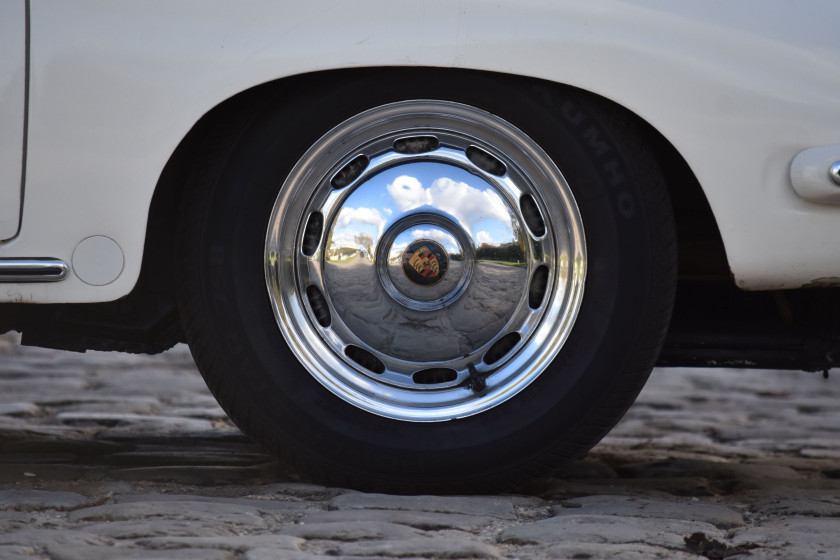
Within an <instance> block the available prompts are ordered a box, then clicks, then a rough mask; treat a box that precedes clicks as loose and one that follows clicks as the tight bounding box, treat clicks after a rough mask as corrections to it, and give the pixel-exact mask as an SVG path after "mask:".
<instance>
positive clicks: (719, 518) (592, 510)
mask: <svg viewBox="0 0 840 560" xmlns="http://www.w3.org/2000/svg"><path fill="white" fill-rule="evenodd" d="M569 505H573V506H575V507H569ZM551 513H552V515H554V516H562V515H620V516H624V517H639V518H660V519H680V520H683V521H702V522H704V523H709V524H711V525H714V526H715V527H717V528H718V529H730V528H732V527H742V526H743V525H744V518H743V517H742V516H741V514H740V513H738V512H737V511H735V510H733V509H731V508H729V507H726V506H724V505H720V504H713V503H707V502H700V501H692V500H690V499H688V500H685V499H684V500H660V499H654V498H637V497H630V496H611V495H608V494H602V495H599V496H585V497H583V498H575V499H572V500H569V501H568V503H566V504H565V505H564V504H560V505H558V506H554V507H553V508H552V509H551Z"/></svg>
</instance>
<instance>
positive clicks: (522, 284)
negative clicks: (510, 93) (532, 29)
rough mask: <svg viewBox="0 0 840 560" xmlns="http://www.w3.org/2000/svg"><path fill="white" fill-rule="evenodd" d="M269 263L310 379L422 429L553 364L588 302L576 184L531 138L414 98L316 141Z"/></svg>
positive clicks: (270, 242)
mask: <svg viewBox="0 0 840 560" xmlns="http://www.w3.org/2000/svg"><path fill="white" fill-rule="evenodd" d="M265 265H266V283H267V286H268V294H269V297H270V300H271V304H272V306H273V310H274V314H275V317H276V318H277V323H278V325H279V326H280V330H281V331H282V333H283V336H284V337H285V339H286V341H287V342H288V344H289V347H290V348H291V350H292V352H293V353H294V354H295V355H296V357H297V358H298V359H299V360H300V362H301V363H302V364H303V366H304V367H305V368H306V369H307V370H308V371H309V373H310V374H312V376H313V377H315V379H317V380H318V381H319V382H320V383H321V384H322V385H324V387H326V388H327V389H329V390H330V391H332V392H333V393H334V394H335V395H337V396H338V397H340V398H341V399H343V400H345V401H346V402H348V403H351V404H353V405H355V406H357V407H359V408H361V409H363V410H366V411H369V412H372V413H374V414H378V415H381V416H385V417H388V418H394V419H398V420H406V421H425V422H428V421H443V420H452V419H455V418H461V417H465V416H470V415H473V414H478V413H480V412H483V411H485V410H487V409H489V408H492V407H494V406H496V405H498V404H501V403H502V402H504V401H506V400H508V399H510V398H511V397H513V396H514V395H516V394H517V393H519V392H520V391H521V390H522V389H524V388H525V387H527V386H528V384H529V383H531V382H532V381H533V380H534V379H536V378H537V377H538V376H539V375H540V374H541V373H542V372H543V371H544V370H545V369H546V368H547V367H548V365H549V364H550V363H551V361H552V360H553V359H554V357H555V356H556V355H557V353H558V352H559V350H560V348H561V347H562V345H563V343H564V342H565V340H566V338H567V337H568V335H569V332H570V330H571V328H572V325H573V324H574V320H575V317H576V315H577V312H578V310H579V309H580V304H581V298H582V295H583V285H584V278H585V273H586V251H585V242H584V233H583V225H582V223H581V218H580V213H579V211H578V208H577V205H576V203H575V200H574V197H573V196H572V193H571V191H570V189H569V186H568V185H567V183H566V181H565V179H564V178H563V176H562V175H561V173H560V171H559V170H558V169H557V167H556V166H555V165H554V163H553V162H552V161H551V160H550V159H549V157H548V156H547V155H546V154H545V153H544V152H543V151H542V149H541V148H540V147H539V146H538V145H537V144H536V143H535V142H534V141H533V140H531V139H530V138H529V137H528V136H527V135H526V134H525V133H523V132H522V131H521V130H519V129H518V128H516V127H514V126H513V125H511V124H510V123H508V122H507V121H505V120H503V119H501V118H499V117H497V116H495V115H492V114H490V113H487V112H485V111H482V110H479V109H476V108H474V107H470V106H467V105H462V104H458V103H453V102H447V101H426V100H422V101H404V102H399V103H393V104H389V105H384V106H381V107H377V108H374V109H371V110H369V111H366V112H364V113H361V114H359V115H357V116H355V117H353V118H351V119H349V120H347V121H345V122H343V123H342V124H340V125H338V126H337V127H336V128H334V129H333V130H331V131H330V132H328V133H327V134H326V135H325V136H323V137H322V138H321V139H320V140H318V141H317V142H316V143H315V144H314V145H313V146H312V147H311V148H310V149H309V151H308V152H307V153H306V154H305V155H304V156H303V157H302V158H301V159H300V160H299V161H298V163H297V165H296V166H295V167H294V169H293V170H292V172H291V174H290V175H289V177H288V179H287V180H286V182H285V183H284V185H283V187H282V188H281V190H280V194H279V195H278V197H277V200H276V202H275V205H274V208H273V211H272V214H271V218H270V221H269V225H268V233H267V236H266V244H265ZM279 367H282V364H279Z"/></svg>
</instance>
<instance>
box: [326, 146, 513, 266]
mask: <svg viewBox="0 0 840 560" xmlns="http://www.w3.org/2000/svg"><path fill="white" fill-rule="evenodd" d="M415 212H432V213H435V214H440V215H443V216H446V217H448V218H449V219H451V220H452V221H454V222H455V223H456V224H458V225H460V226H461V228H463V229H464V231H465V232H466V234H467V235H468V236H469V237H471V238H472V240H473V243H474V245H475V247H480V246H482V245H485V244H486V245H501V244H504V243H510V242H512V241H514V235H513V226H512V220H511V213H510V210H508V207H507V205H506V204H505V202H504V200H503V199H502V197H501V196H500V195H499V194H498V193H497V192H496V191H495V190H494V189H493V187H492V186H490V185H489V184H488V183H487V182H485V181H484V180H483V179H481V178H479V177H477V176H476V175H473V174H471V173H469V172H467V171H466V170H464V169H461V168H459V167H456V166H454V165H448V164H445V163H438V162H429V161H426V162H414V163H410V164H405V165H399V166H396V167H393V168H391V169H387V170H385V171H382V172H380V173H378V174H377V175H375V176H373V177H371V178H370V179H368V180H367V181H365V182H364V183H363V184H362V185H361V186H359V187H358V188H357V189H356V190H355V191H354V192H353V193H352V194H351V195H350V196H349V197H347V199H346V200H345V201H344V202H343V204H342V207H341V210H340V211H339V212H338V215H337V216H336V218H335V221H334V225H333V228H332V231H331V234H330V238H329V246H328V250H329V251H330V252H336V251H339V250H341V249H344V250H345V252H349V251H347V250H351V251H352V250H353V249H355V250H356V251H363V252H364V253H366V254H368V255H370V251H371V249H372V248H374V247H375V246H376V244H377V243H378V241H379V239H380V238H381V236H382V234H383V232H384V231H385V230H386V229H387V228H388V227H389V226H390V225H391V224H393V223H394V222H395V221H397V220H398V219H400V218H402V217H404V216H406V215H408V214H411V213H415ZM417 235H418V236H423V232H421V231H418V232H417ZM418 238H420V237H418ZM430 238H431V239H433V240H434V241H438V242H441V241H442V240H437V239H434V238H433V237H430ZM370 256H371V257H372V255H370Z"/></svg>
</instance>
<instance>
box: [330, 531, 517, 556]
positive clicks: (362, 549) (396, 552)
mask: <svg viewBox="0 0 840 560" xmlns="http://www.w3.org/2000/svg"><path fill="white" fill-rule="evenodd" d="M500 554H501V552H500V550H499V549H498V548H497V547H495V546H493V545H490V544H486V543H483V542H477V541H475V540H472V539H468V538H461V537H449V536H447V537H436V538H431V537H419V538H413V539H406V540H402V541H382V542H380V541H372V542H355V543H346V544H341V545H340V546H338V547H336V552H335V555H336V556H382V557H386V558H408V557H420V558H498V557H499V556H500ZM330 555H331V556H332V555H333V553H332V552H330Z"/></svg>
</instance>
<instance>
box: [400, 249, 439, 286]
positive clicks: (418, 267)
mask: <svg viewBox="0 0 840 560" xmlns="http://www.w3.org/2000/svg"><path fill="white" fill-rule="evenodd" d="M402 265H403V271H404V272H405V275H406V276H407V277H408V279H409V280H411V281H412V282H414V283H415V284H418V285H420V286H433V285H435V284H437V283H438V282H440V281H441V279H442V278H443V277H444V276H445V275H446V271H447V269H448V268H449V259H447V257H446V251H444V250H443V247H441V246H440V245H439V244H437V243H435V242H434V241H431V240H428V239H421V240H419V241H415V242H414V243H412V244H411V245H409V246H408V248H407V249H406V250H405V253H404V254H403V263H402Z"/></svg>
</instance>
